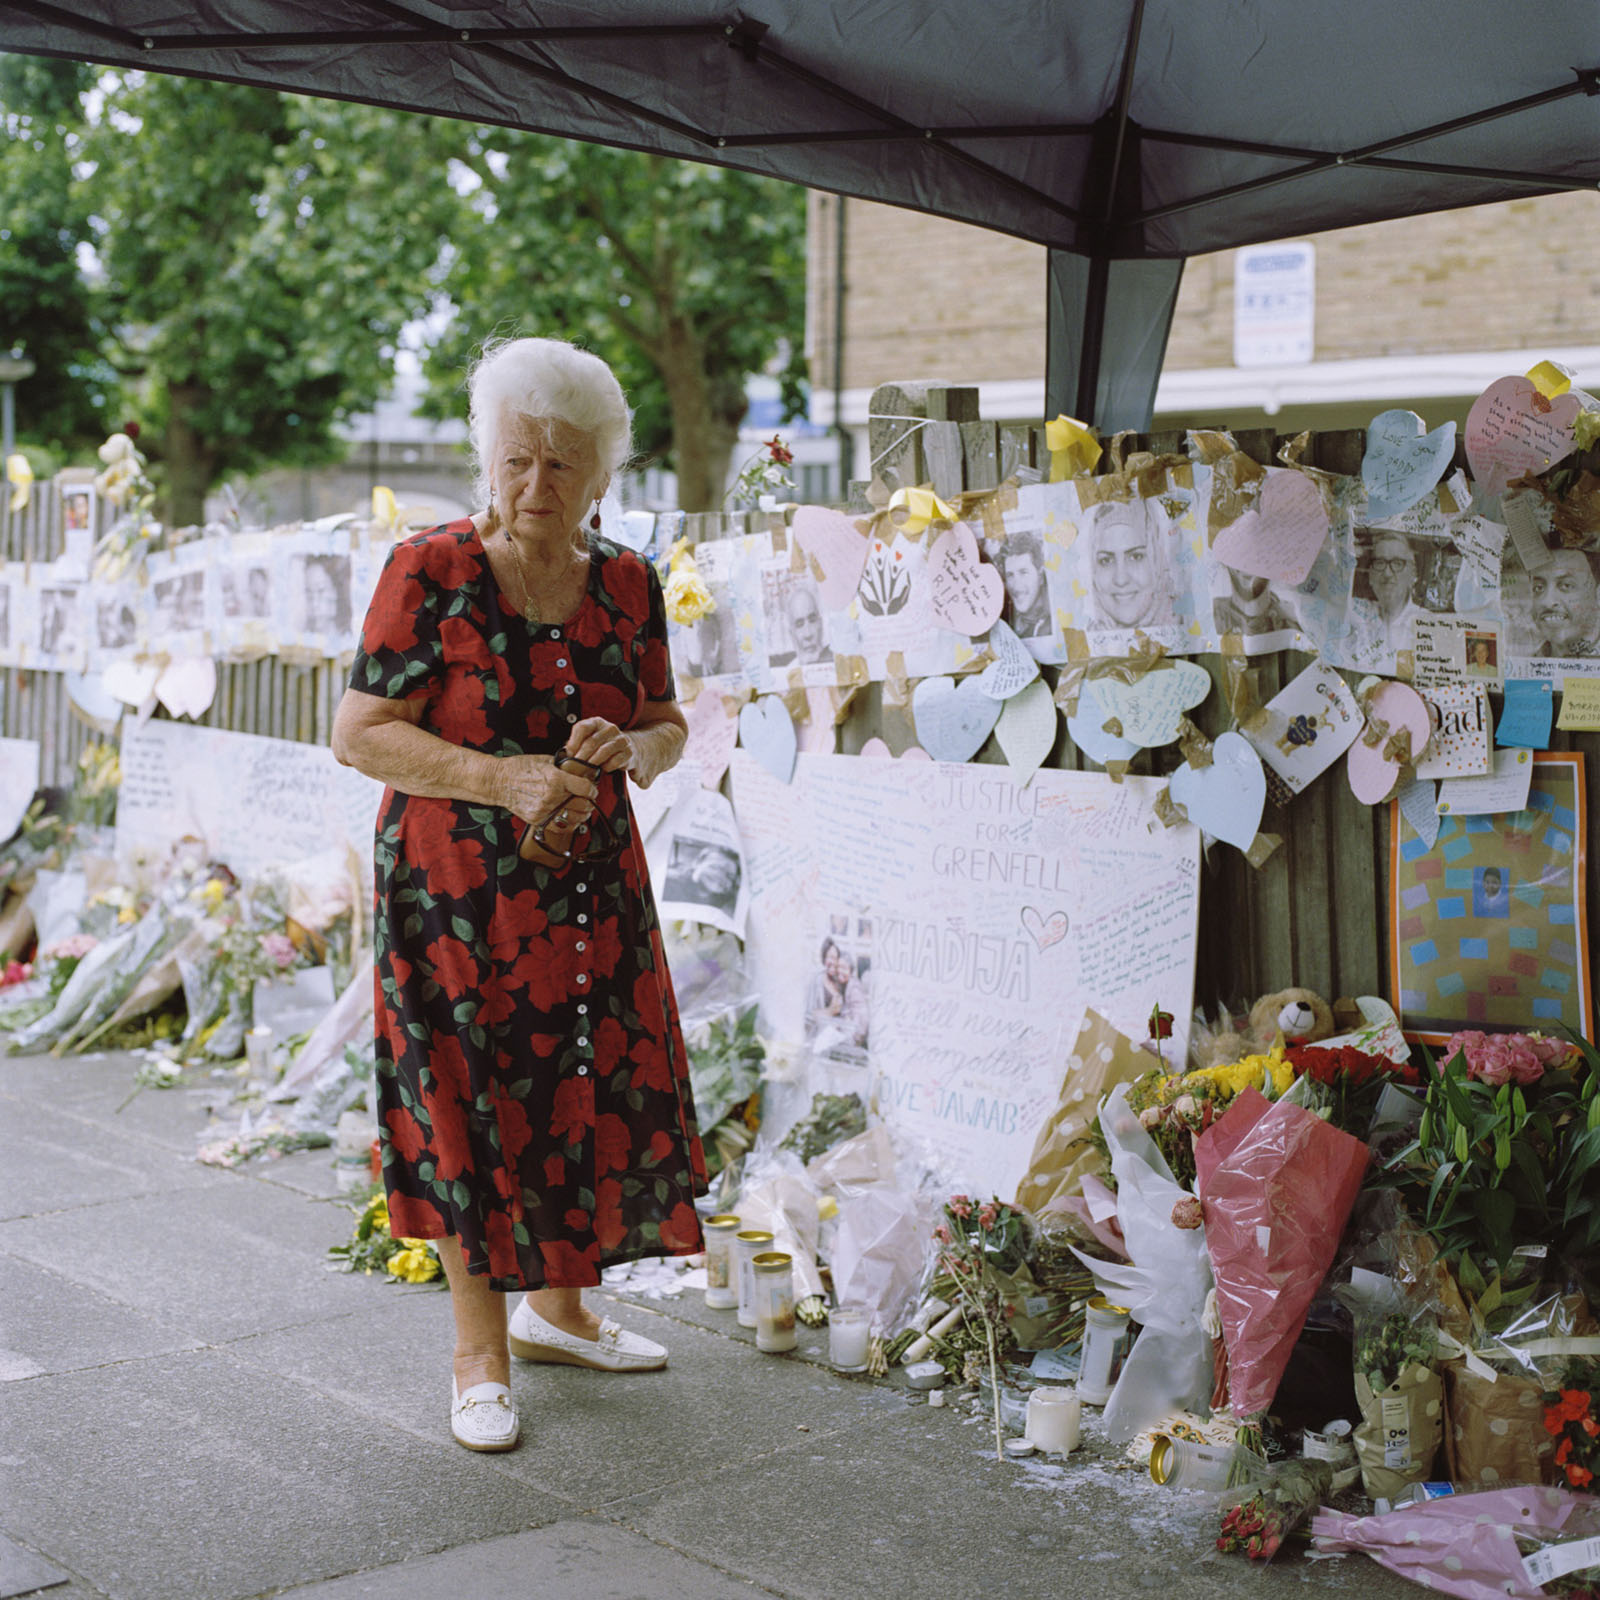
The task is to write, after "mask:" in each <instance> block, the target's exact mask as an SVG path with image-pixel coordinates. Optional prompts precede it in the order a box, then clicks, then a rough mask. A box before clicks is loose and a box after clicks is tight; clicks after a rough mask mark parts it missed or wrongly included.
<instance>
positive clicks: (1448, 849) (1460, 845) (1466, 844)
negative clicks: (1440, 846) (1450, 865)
mask: <svg viewBox="0 0 1600 1600" xmlns="http://www.w3.org/2000/svg"><path fill="white" fill-rule="evenodd" d="M1471 854H1472V841H1471V840H1470V839H1468V838H1467V837H1466V836H1465V835H1463V836H1462V837H1461V838H1459V839H1451V840H1448V841H1447V842H1446V844H1445V847H1444V858H1445V860H1446V861H1459V860H1460V859H1461V858H1462V856H1470V855H1471Z"/></svg>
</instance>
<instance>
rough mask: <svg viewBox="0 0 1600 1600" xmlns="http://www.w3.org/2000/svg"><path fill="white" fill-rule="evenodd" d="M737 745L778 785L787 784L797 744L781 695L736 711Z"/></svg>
mask: <svg viewBox="0 0 1600 1600" xmlns="http://www.w3.org/2000/svg"><path fill="white" fill-rule="evenodd" d="M739 743H740V744H742V745H743V746H744V747H745V749H746V750H748V751H749V752H750V754H751V755H753V756H754V757H755V758H756V760H757V761H759V762H760V763H761V765H762V766H764V767H765V768H766V769H767V771H768V772H770V773H771V774H772V776H773V777H774V778H776V779H777V780H778V782H779V783H788V782H789V781H790V780H791V779H792V778H793V777H794V762H795V756H796V754H797V753H798V751H799V741H798V740H797V739H796V737H795V731H794V722H793V719H792V718H791V717H790V716H789V708H788V707H787V706H786V705H785V704H784V703H783V700H782V697H781V696H779V695H775V694H767V695H763V696H762V697H761V698H760V699H759V700H752V701H751V702H750V703H749V705H747V706H745V707H744V708H743V709H742V710H741V711H740V712H739Z"/></svg>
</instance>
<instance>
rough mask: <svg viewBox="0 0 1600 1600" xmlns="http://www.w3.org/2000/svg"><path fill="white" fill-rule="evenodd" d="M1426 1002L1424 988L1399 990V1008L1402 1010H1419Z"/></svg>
mask: <svg viewBox="0 0 1600 1600" xmlns="http://www.w3.org/2000/svg"><path fill="white" fill-rule="evenodd" d="M1427 1003H1428V991H1427V990H1426V989H1402V990H1401V991H1400V1009H1401V1010H1402V1011H1420V1010H1421V1009H1422V1008H1423V1007H1424V1006H1425V1005H1427Z"/></svg>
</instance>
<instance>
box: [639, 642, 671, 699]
mask: <svg viewBox="0 0 1600 1600" xmlns="http://www.w3.org/2000/svg"><path fill="white" fill-rule="evenodd" d="M670 665H671V658H670V657H669V656H668V654H667V647H666V645H664V644H663V643H662V642H661V640H659V639H651V640H650V641H649V642H648V643H647V644H646V645H645V647H644V655H643V657H642V659H641V660H640V662H639V686H640V687H641V688H642V689H643V690H644V692H645V697H646V699H649V700H665V699H666V698H667V690H668V687H669V684H668V678H669V674H668V670H667V669H668V667H669V666H670Z"/></svg>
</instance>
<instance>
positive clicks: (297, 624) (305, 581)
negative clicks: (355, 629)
mask: <svg viewBox="0 0 1600 1600" xmlns="http://www.w3.org/2000/svg"><path fill="white" fill-rule="evenodd" d="M294 562H295V564H296V565H297V566H298V567H299V569H300V570H299V571H298V573H296V574H295V581H294V582H293V583H291V585H290V594H291V597H292V602H293V605H294V608H295V610H296V612H297V615H296V616H295V618H294V621H293V628H294V631H295V632H296V633H307V634H315V635H317V636H319V637H327V636H328V635H338V636H343V635H344V634H347V633H349V632H350V557H349V556H335V555H304V556H296V557H294Z"/></svg>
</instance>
